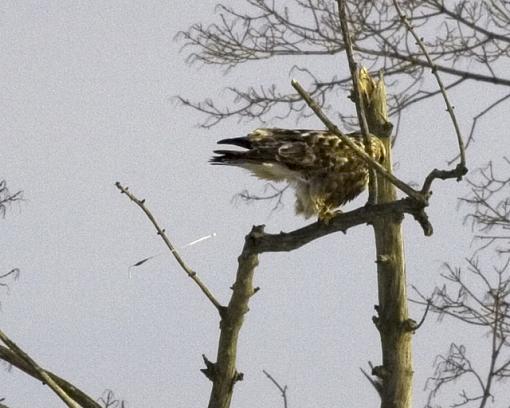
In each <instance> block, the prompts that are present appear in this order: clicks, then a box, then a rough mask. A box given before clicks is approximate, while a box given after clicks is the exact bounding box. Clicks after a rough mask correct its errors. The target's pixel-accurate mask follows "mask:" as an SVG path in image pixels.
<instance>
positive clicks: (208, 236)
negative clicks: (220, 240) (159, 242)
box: [181, 232, 216, 248]
mask: <svg viewBox="0 0 510 408" xmlns="http://www.w3.org/2000/svg"><path fill="white" fill-rule="evenodd" d="M215 236H216V233H215V232H213V233H212V234H209V235H206V236H205V237H202V238H198V239H196V240H195V241H191V242H190V243H188V244H186V245H183V246H182V247H181V248H186V247H190V246H192V245H195V244H198V243H199V242H202V241H205V240H206V239H209V238H213V237H215Z"/></svg>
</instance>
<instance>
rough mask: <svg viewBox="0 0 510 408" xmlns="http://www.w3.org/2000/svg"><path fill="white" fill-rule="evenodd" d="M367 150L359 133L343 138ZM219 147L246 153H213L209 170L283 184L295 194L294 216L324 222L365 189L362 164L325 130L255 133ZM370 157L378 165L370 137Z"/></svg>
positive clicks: (378, 148) (378, 151)
mask: <svg viewBox="0 0 510 408" xmlns="http://www.w3.org/2000/svg"><path fill="white" fill-rule="evenodd" d="M347 136H348V137H349V138H350V139H351V140H352V141H353V142H354V143H355V144H356V145H357V146H359V147H360V148H361V149H363V150H365V143H364V141H363V137H362V136H361V134H360V133H351V134H348V135H347ZM218 144H227V145H234V146H239V147H241V148H244V149H245V150H215V151H214V153H215V154H216V156H214V157H212V158H211V160H210V162H211V163H212V164H222V165H229V166H238V167H242V168H244V169H247V170H249V171H250V172H251V173H253V174H254V175H255V176H256V177H258V178H260V179H264V180H270V181H273V182H279V181H286V182H287V183H289V184H290V185H291V186H292V187H293V188H294V189H295V192H296V214H299V215H303V216H304V217H305V218H310V217H312V216H314V215H315V216H318V217H319V220H325V221H328V220H329V219H330V218H331V217H332V216H333V215H334V214H335V211H334V210H335V209H336V208H337V207H340V206H342V205H344V204H345V203H347V202H348V201H351V200H353V199H354V198H355V197H357V196H358V195H359V194H360V193H361V192H362V191H363V190H364V189H365V187H366V186H367V184H368V177H369V176H368V174H369V171H368V167H367V165H366V163H365V162H364V161H363V160H362V159H361V158H360V157H359V156H358V155H357V154H356V153H355V152H354V151H353V150H352V149H351V148H349V146H347V145H346V144H345V143H344V142H342V140H341V139H340V138H339V137H337V136H336V135H334V134H333V133H331V132H329V131H327V130H306V129H293V130H289V129H265V128H262V129H256V130H254V131H253V132H251V133H249V134H248V135H247V136H244V137H237V138H232V139H223V140H220V141H219V142H218ZM370 145H371V155H372V158H373V159H374V160H376V161H377V162H379V163H382V161H383V160H384V156H385V149H384V145H383V143H382V142H381V140H380V139H379V138H377V137H375V136H372V135H371V136H370Z"/></svg>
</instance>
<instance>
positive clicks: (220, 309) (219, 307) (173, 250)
mask: <svg viewBox="0 0 510 408" xmlns="http://www.w3.org/2000/svg"><path fill="white" fill-rule="evenodd" d="M115 186H116V187H117V188H118V189H119V190H120V192H121V193H122V194H126V195H127V196H128V197H129V199H130V200H131V201H132V202H134V203H135V204H136V205H137V206H138V207H140V208H141V209H142V211H143V212H144V213H145V215H146V216H147V218H148V219H149V220H150V222H151V223H152V225H153V226H154V228H156V231H157V232H158V235H159V236H160V237H161V239H162V240H163V241H164V243H165V245H166V246H167V248H168V249H169V250H170V252H171V253H172V255H173V256H174V258H175V259H176V260H177V262H178V263H179V265H180V266H181V268H182V269H183V270H184V272H186V274H187V275H188V276H189V277H190V278H191V279H192V280H193V281H194V282H195V283H196V284H197V286H198V287H199V288H200V290H201V291H202V293H203V294H204V295H205V296H206V297H207V299H209V301H210V302H211V303H212V304H213V305H214V307H215V308H216V309H217V310H218V312H219V313H220V314H221V313H222V312H223V310H224V309H225V307H224V306H222V305H221V304H220V302H218V300H216V298H215V297H214V295H213V294H212V293H211V291H210V290H209V289H208V288H207V286H206V285H205V284H204V283H203V282H202V280H201V279H200V278H199V277H198V276H197V273H196V272H195V271H193V270H192V269H191V268H190V267H189V266H188V265H187V264H186V262H184V260H183V259H182V258H181V256H180V255H179V253H178V252H177V249H176V248H175V246H174V245H173V244H172V243H171V242H170V239H169V238H168V236H167V235H166V232H165V230H164V229H162V228H161V227H160V226H159V224H158V223H157V221H156V219H155V218H154V216H153V215H152V213H151V212H150V210H149V209H148V208H147V207H146V206H145V200H139V199H138V198H136V197H135V196H134V195H133V194H131V193H130V192H129V191H128V188H127V187H123V186H122V185H121V184H120V183H119V182H117V183H115Z"/></svg>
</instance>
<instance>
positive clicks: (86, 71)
mask: <svg viewBox="0 0 510 408" xmlns="http://www.w3.org/2000/svg"><path fill="white" fill-rule="evenodd" d="M215 3H216V0H214V1H209V0H207V1H202V2H200V7H199V8H197V7H191V6H187V5H185V3H184V2H169V1H148V2H143V5H142V2H135V1H127V2H126V1H108V2H100V1H87V2H85V1H75V2H64V1H43V2H41V1H24V2H14V1H12V2H6V3H4V4H3V5H2V11H1V14H0V36H1V38H2V41H1V44H0V47H1V55H2V58H1V59H0V74H1V75H0V77H1V78H2V91H1V93H0V104H1V110H2V116H1V117H0V140H1V144H0V146H1V148H2V149H1V158H2V168H1V170H2V173H1V174H0V177H1V178H5V179H6V180H7V182H8V185H9V187H10V188H11V190H12V191H16V190H18V189H21V190H23V191H24V196H25V198H26V200H25V201H23V202H21V203H17V204H15V205H14V206H12V207H11V209H10V210H9V211H8V213H7V216H6V218H5V219H3V220H1V221H0V222H1V228H2V234H1V240H0V248H2V250H1V253H2V256H1V257H0V271H7V270H9V269H11V268H13V267H18V268H20V270H21V278H20V280H19V281H17V282H15V283H12V284H11V285H10V286H11V288H10V291H9V293H7V292H6V291H5V290H3V291H2V292H1V294H0V299H1V302H2V310H1V312H0V322H1V323H0V325H1V328H2V330H4V331H5V332H6V333H7V334H8V335H9V336H11V338H12V339H13V340H15V341H16V342H17V343H18V344H19V345H20V346H21V347H22V348H24V349H25V350H26V351H27V352H28V353H29V354H30V355H31V356H32V357H33V358H34V359H36V361H38V362H39V363H40V364H41V365H43V366H44V367H45V368H47V369H49V370H51V371H53V372H55V373H57V374H59V375H60V376H62V377H64V378H66V379H68V380H69V381H71V382H73V383H74V384H75V385H77V386H78V387H80V388H81V389H82V390H84V391H85V392H87V393H88V394H89V395H91V396H100V395H101V393H102V392H103V390H104V389H105V388H110V389H112V390H114V391H115V393H116V395H117V396H118V397H120V398H123V399H125V400H126V401H128V403H129V405H128V406H129V407H199V406H205V405H206V403H207V400H208V396H209V391H210V383H209V381H208V380H207V379H206V378H205V377H204V376H203V375H202V374H201V373H200V372H199V369H200V368H202V365H203V363H202V359H201V354H202V353H205V354H206V355H207V356H208V357H209V358H210V359H211V360H214V359H215V353H216V345H217V337H218V333H219V332H218V317H217V315H216V313H215V310H214V309H213V307H212V306H210V305H209V304H208V302H207V301H206V299H205V298H204V297H203V295H202V294H201V293H200V292H199V291H198V289H197V288H196V287H195V286H193V285H192V282H191V281H190V280H189V279H188V278H187V277H186V276H185V275H184V273H183V272H182V270H180V269H179V267H178V266H177V264H176V262H175V261H174V260H173V259H172V258H171V257H170V256H169V255H168V254H167V252H165V250H164V248H163V245H162V242H160V239H158V237H157V236H156V235H155V233H154V231H153V229H152V227H151V226H150V225H149V222H148V220H147V219H146V218H145V217H144V216H143V214H142V213H141V212H140V210H139V209H138V208H136V207H135V206H134V205H132V204H131V203H130V202H128V200H127V199H126V197H124V196H121V195H120V194H119V193H118V191H117V190H116V188H115V187H114V182H115V181H121V182H122V183H124V184H125V185H128V186H129V187H130V189H131V190H132V191H133V192H134V193H136V194H137V195H138V197H140V198H146V200H147V205H148V206H149V207H150V208H151V209H152V210H153V212H154V214H155V215H156V216H157V218H158V220H159V221H160V224H161V225H162V226H164V227H165V228H166V229H167V231H168V233H169V235H170V237H171V239H172V240H173V242H174V243H175V244H176V245H177V246H183V245H185V244H186V243H188V242H190V241H193V240H195V239H198V238H200V237H202V236H204V235H208V234H211V233H213V232H214V233H216V234H217V235H216V237H215V238H213V239H210V240H208V241H205V242H202V243H200V244H197V245H194V246H191V247H188V248H185V249H183V250H182V256H183V257H184V258H185V259H186V260H187V262H188V263H189V264H190V265H191V266H192V267H193V269H195V270H196V271H197V272H198V273H199V274H200V276H201V278H202V279H203V280H204V281H205V282H206V283H207V285H208V286H209V287H210V289H211V290H212V291H213V292H214V293H215V294H216V295H217V296H218V297H219V298H220V299H221V300H222V301H223V302H224V303H226V302H227V299H228V296H229V295H230V290H229V286H230V285H231V284H232V282H233V277H234V274H235V270H236V266H237V261H236V258H237V256H238V255H239V253H240V249H241V247H242V243H243V239H244V235H245V234H246V233H247V232H248V231H249V229H250V227H251V226H252V225H253V224H260V223H265V224H267V230H268V231H270V232H277V231H280V230H290V229H294V228H297V227H299V226H302V225H304V224H305V222H304V221H303V220H302V219H299V218H297V217H295V216H294V215H293V204H292V196H291V195H288V197H287V198H286V205H285V207H284V208H283V209H281V210H279V211H277V212H274V213H271V204H269V203H257V204H252V205H248V206H246V205H243V204H238V205H234V204H233V203H232V201H231V198H232V196H234V195H235V194H236V193H237V192H239V191H241V190H243V189H244V188H250V190H251V191H253V192H261V190H262V183H260V182H257V181H256V180H254V179H252V178H251V177H250V176H249V175H248V174H246V173H243V172H242V171H241V170H239V169H232V168H218V167H215V168H212V167H211V166H209V165H208V164H207V160H208V158H209V156H210V155H211V151H212V149H213V148H214V144H215V141H216V140H218V139H220V138H222V137H234V136H238V135H243V134H245V133H246V132H248V131H249V130H250V129H252V128H253V127H256V126H258V125H259V123H235V122H229V123H223V124H221V125H219V126H217V127H215V128H213V129H212V130H210V131H205V130H203V129H199V128H197V127H196V126H195V125H196V123H197V122H199V121H200V119H201V117H200V116H198V115H197V114H196V113H195V112H192V111H190V110H186V109H183V108H181V107H179V106H176V104H175V103H174V102H173V97H174V96H175V95H179V94H180V95H185V96H187V97H190V98H194V99H195V100H198V99H201V98H204V97H207V96H214V95H217V96H218V97H219V98H222V97H223V95H225V94H224V93H222V91H221V89H222V88H223V87H224V86H226V85H229V84H232V83H237V84H239V83H243V82H246V83H249V84H253V83H258V82H263V83H266V84H269V83H271V82H277V83H278V84H280V86H286V85H287V84H288V83H289V79H290V77H289V75H288V70H289V68H290V66H291V65H292V64H291V63H288V62H286V61H284V60H279V61H267V62H262V63H258V65H257V70H254V68H253V66H251V67H249V66H247V67H242V68H241V69H239V70H236V71H234V72H233V73H232V74H231V75H229V76H225V75H223V74H222V73H221V72H220V71H217V70H214V69H212V68H210V67H193V68H189V67H187V66H186V65H185V64H184V62H183V59H184V55H182V54H179V48H180V44H178V43H175V42H174V41H173V38H174V36H175V35H176V33H177V32H178V31H179V30H184V29H186V28H187V27H188V26H189V25H190V24H191V23H192V22H196V21H211V18H212V17H211V16H212V13H213V11H214V5H215ZM343 58H344V57H343V56H341V57H340V56H337V57H331V58H329V59H327V58H326V59H323V60H321V61H320V62H319V61H310V63H309V64H308V66H310V67H312V69H313V68H314V67H316V68H317V69H318V68H321V69H324V70H329V71H331V72H335V71H336V69H337V66H338V65H339V64H344V65H343V66H345V61H344V59H343ZM305 63H306V62H305ZM275 64H278V65H277V66H276V67H277V69H275ZM288 86H289V87H290V84H289V85H288ZM475 89H476V103H473V94H470V93H469V92H473V91H474V90H475ZM496 92H500V91H499V90H497V89H495V88H490V87H487V86H486V88H484V87H483V86H482V87H480V86H478V88H474V87H471V88H463V91H462V92H457V93H452V95H451V97H452V99H453V101H454V104H455V105H456V111H457V113H458V114H459V117H460V120H461V123H463V130H464V132H467V131H468V129H469V122H468V121H469V119H470V118H471V117H472V116H473V115H474V114H475V113H476V109H477V108H479V107H480V106H484V98H486V96H487V95H488V94H489V93H491V94H494V93H496ZM339 98H340V102H339V103H340V106H341V108H346V109H347V108H349V109H351V108H350V107H348V104H347V102H346V99H345V97H344V95H340V96H339ZM225 101H226V102H228V99H226V98H225ZM332 103H333V104H334V103H335V101H332ZM499 113H501V110H500V111H499ZM494 115H498V112H496V113H495V114H494ZM272 125H274V126H278V127H294V126H295V123H294V121H293V120H288V121H283V122H282V121H280V122H273V123H272ZM489 125H490V126H489ZM300 126H309V127H318V128H321V126H320V124H319V122H318V120H315V119H309V120H307V121H305V122H303V123H300ZM506 128H508V123H505V120H500V121H497V123H494V121H490V122H488V121H485V122H482V123H481V127H480V129H479V135H480V136H479V138H478V143H477V144H476V145H475V147H474V148H473V149H471V150H470V151H469V155H468V156H469V159H470V160H471V162H470V165H471V167H474V166H476V165H482V164H484V163H486V162H487V161H488V160H489V159H490V158H491V157H492V156H499V155H501V152H502V149H503V150H504V151H508V145H507V144H506V145H505V146H501V145H500V144H498V142H497V140H498V139H497V137H496V136H497V135H498V134H499V133H502V132H503V129H506ZM493 146H494V147H493ZM454 149H455V141H454V137H453V133H452V127H451V124H450V123H449V120H448V117H447V115H446V113H445V112H444V109H443V105H442V102H441V101H440V100H439V99H438V100H434V101H433V102H432V103H429V104H427V105H419V106H416V107H414V108H413V109H412V110H410V111H409V112H408V114H407V115H406V116H405V117H404V121H403V124H402V135H401V137H400V139H399V143H398V146H397V148H396V151H395V156H396V160H397V161H398V162H399V167H398V170H397V173H398V175H399V176H401V178H403V179H404V180H414V181H420V182H421V180H422V179H423V177H424V176H425V175H426V174H427V172H428V171H429V170H430V169H431V168H433V167H443V166H445V160H446V159H448V158H450V157H451V155H452V152H453V151H454ZM503 153H504V152H503ZM466 191H467V189H466V187H465V186H464V185H457V184H455V183H454V182H449V183H447V184H446V183H438V184H436V186H435V188H434V198H433V200H432V206H431V208H430V211H429V214H430V217H431V221H432V222H433V224H434V227H435V234H434V235H433V236H432V237H431V238H425V237H424V236H423V234H422V232H421V230H420V229H419V227H418V226H417V225H415V223H414V222H413V221H412V220H408V219H406V221H405V223H404V227H405V235H406V238H407V242H406V252H407V258H408V266H407V270H408V279H409V282H410V283H411V284H414V285H416V286H418V287H419V288H420V289H422V290H423V291H424V292H425V293H428V292H430V291H431V289H432V288H433V287H434V285H436V284H439V283H441V281H440V278H439V272H440V271H441V265H442V263H443V262H444V261H449V262H452V263H454V264H460V263H461V262H462V258H463V256H465V254H466V249H467V248H469V245H470V235H469V229H468V228H466V227H463V226H462V214H461V213H458V212H457V211H456V205H457V197H458V196H460V195H463V194H465V193H466ZM364 199H365V198H364V197H363V198H362V199H360V200H359V201H356V202H355V203H353V205H352V206H350V207H349V208H354V206H355V205H360V204H363V203H364ZM372 240H373V237H372V232H371V230H370V229H369V228H367V227H358V228H356V229H353V230H350V231H349V232H348V234H347V235H341V234H338V235H333V236H329V237H327V238H324V239H321V240H319V241H317V242H314V243H312V244H310V245H308V246H306V247H304V248H301V249H299V250H297V251H295V252H293V253H288V254H270V255H263V256H262V257H261V263H260V266H259V268H258V269H257V271H256V277H255V283H256V285H257V286H260V287H261V290H260V292H259V293H258V294H257V295H256V296H255V297H254V298H253V299H252V302H251V306H250V309H251V310H250V313H249V314H248V315H247V318H246V323H245V326H244V327H243V330H242V333H241V339H240V345H239V362H238V369H239V370H240V371H242V372H244V373H245V381H243V382H242V383H239V384H238V385H237V386H236V391H235V394H234V395H235V396H234V406H236V407H255V406H258V407H280V406H282V404H281V400H280V396H279V394H278V392H277V390H276V389H275V388H274V386H273V385H272V384H271V383H270V382H269V381H268V380H267V379H266V378H265V377H264V375H263V374H262V369H265V370H268V371H269V372H271V373H272V374H273V375H274V376H275V377H276V378H277V379H278V380H280V381H281V382H282V383H285V384H287V385H288V386H289V391H288V392H289V398H290V403H291V406H292V408H298V407H307V408H314V407H332V406H370V405H374V404H376V403H377V396H376V394H375V392H374V391H373V390H372V389H371V388H370V386H369V385H368V383H367V382H366V380H365V379H364V378H363V377H362V375H361V373H360V371H359V367H364V368H367V361H369V360H370V361H372V362H373V363H374V364H378V363H379V362H380V346H379V338H378V335H377V332H376V329H375V328H374V326H373V324H372V322H371V317H372V315H373V305H374V303H376V280H375V279H376V276H375V265H374V263H373V261H374V259H373V258H374V248H373V244H372ZM157 254H161V255H159V256H158V257H156V258H155V259H153V260H151V261H150V262H147V263H146V264H144V265H143V266H141V267H139V268H135V269H133V270H132V272H133V276H132V278H131V279H128V267H129V266H130V265H132V264H134V263H135V262H137V261H139V260H141V259H143V258H146V257H148V256H151V255H157ZM411 310H412V314H413V317H414V318H415V319H416V320H419V318H420V317H421V312H420V310H419V309H417V308H414V307H412V308H411ZM470 338H471V339H473V338H475V339H476V341H480V342H482V344H483V342H484V341H486V340H487V339H486V338H485V337H484V333H482V332H466V333H464V332H462V331H459V330H456V328H455V326H454V325H447V324H443V325H437V324H436V323H435V322H434V319H429V320H428V321H427V323H426V324H425V326H424V328H423V329H422V330H420V331H419V332H418V333H417V335H416V336H415V338H414V344H415V372H416V373H415V384H416V391H415V404H416V405H417V406H420V405H422V404H423V402H424V401H425V393H424V392H422V387H423V384H424V381H425V379H426V377H427V376H428V375H430V374H431V364H432V361H433V359H434V356H435V355H436V354H438V353H440V352H445V351H446V350H447V348H448V345H449V344H450V342H451V341H457V342H466V341H468V340H469V339H470ZM0 377H1V381H0V382H1V384H2V385H1V387H0V397H5V398H6V403H7V404H8V405H9V406H10V407H12V408H21V407H29V406H30V407H38V408H52V407H58V406H61V402H60V401H59V400H58V398H57V397H56V396H55V395H54V394H52V393H51V392H50V391H49V389H48V388H47V387H44V386H43V385H41V384H40V383H38V382H36V381H34V380H33V379H32V378H30V377H28V376H26V375H24V374H20V373H19V372H18V371H17V370H12V371H11V372H9V371H8V370H4V371H3V372H2V371H0ZM365 390H366V391H365ZM359 391H363V392H361V393H359Z"/></svg>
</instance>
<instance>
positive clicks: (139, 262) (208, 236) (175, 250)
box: [128, 232, 216, 279]
mask: <svg viewBox="0 0 510 408" xmlns="http://www.w3.org/2000/svg"><path fill="white" fill-rule="evenodd" d="M215 236H216V233H215V232H213V233H212V234H209V235H206V236H205V237H202V238H198V239H196V240H194V241H191V242H190V243H188V244H186V245H183V246H181V247H178V248H175V249H173V250H172V252H177V250H179V249H183V248H186V247H190V246H192V245H195V244H198V243H199V242H202V241H205V240H206V239H209V238H213V237H215ZM160 255H163V252H162V253H159V254H156V255H152V256H149V257H148V258H145V259H142V260H141V261H138V262H136V263H135V264H133V265H131V266H130V267H129V268H128V279H131V278H132V276H133V274H132V273H131V269H132V268H134V267H137V266H140V265H142V264H144V263H145V262H147V261H150V260H151V259H152V258H156V257H158V256H160Z"/></svg>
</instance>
